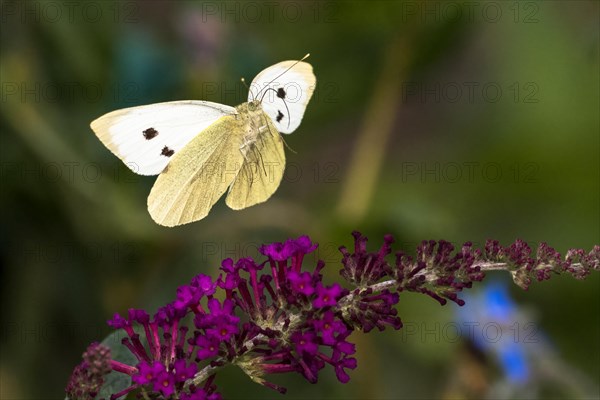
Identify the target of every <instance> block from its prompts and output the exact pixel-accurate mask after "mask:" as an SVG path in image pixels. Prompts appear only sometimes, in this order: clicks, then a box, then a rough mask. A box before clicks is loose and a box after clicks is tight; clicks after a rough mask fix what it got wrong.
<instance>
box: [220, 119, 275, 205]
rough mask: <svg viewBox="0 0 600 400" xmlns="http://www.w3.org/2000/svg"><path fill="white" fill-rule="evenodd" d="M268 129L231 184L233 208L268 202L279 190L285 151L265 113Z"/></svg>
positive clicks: (230, 191)
mask: <svg viewBox="0 0 600 400" xmlns="http://www.w3.org/2000/svg"><path fill="white" fill-rule="evenodd" d="M264 121H265V122H266V128H265V129H264V131H263V132H260V133H259V134H258V137H257V139H256V141H255V142H254V144H252V146H251V147H250V149H249V150H248V151H247V153H246V155H245V157H244V165H243V166H242V168H241V169H240V171H239V173H238V175H237V176H236V178H235V180H234V181H233V183H232V184H231V188H230V189H229V194H228V195H227V198H226V200H225V201H226V203H227V205H228V206H229V207H230V208H232V209H234V210H241V209H243V208H246V207H250V206H253V205H255V204H259V203H262V202H264V201H267V199H268V198H269V197H271V195H272V194H273V193H274V192H275V191H276V190H277V188H278V187H279V184H280V183H281V179H282V178H283V172H284V170H285V152H284V149H283V140H282V138H281V135H280V134H279V132H277V130H276V129H275V126H274V125H273V123H272V122H271V120H270V118H269V117H268V116H267V115H266V114H265V115H264Z"/></svg>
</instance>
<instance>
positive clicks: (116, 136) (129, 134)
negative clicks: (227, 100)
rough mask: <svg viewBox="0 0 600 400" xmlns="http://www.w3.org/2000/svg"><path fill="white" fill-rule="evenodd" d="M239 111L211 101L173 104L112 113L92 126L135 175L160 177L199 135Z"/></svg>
mask: <svg viewBox="0 0 600 400" xmlns="http://www.w3.org/2000/svg"><path fill="white" fill-rule="evenodd" d="M235 112H236V111H235V108H233V107H229V106H226V105H222V104H217V103H211V102H208V101H193V100H186V101H173V102H167V103H157V104H150V105H145V106H139V107H131V108H125V109H122V110H117V111H113V112H110V113H108V114H105V115H103V116H101V117H100V118H98V119H96V120H94V121H93V122H92V123H91V127H92V130H93V131H94V132H95V133H96V135H97V136H98V138H99V139H100V140H101V141H102V143H104V145H105V146H106V147H107V148H108V149H109V150H110V151H112V152H113V153H114V154H115V155H116V156H117V157H119V158H120V159H121V160H122V161H123V162H124V163H125V164H126V165H127V166H128V167H129V168H130V169H131V170H132V171H133V172H135V173H137V174H140V175H157V174H159V173H160V172H161V171H163V170H164V169H165V167H166V166H167V165H168V164H169V162H170V161H171V159H172V157H173V155H174V154H176V153H178V152H179V151H180V150H181V149H183V148H184V147H185V146H186V144H188V143H189V142H190V141H191V140H192V139H193V138H194V137H195V136H196V135H198V134H200V133H201V132H202V131H203V130H205V129H206V128H208V127H209V126H210V125H211V124H213V123H214V122H215V121H216V120H218V119H219V118H221V117H223V116H226V115H231V114H235Z"/></svg>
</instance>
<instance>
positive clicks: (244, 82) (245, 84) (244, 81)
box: [240, 77, 256, 101]
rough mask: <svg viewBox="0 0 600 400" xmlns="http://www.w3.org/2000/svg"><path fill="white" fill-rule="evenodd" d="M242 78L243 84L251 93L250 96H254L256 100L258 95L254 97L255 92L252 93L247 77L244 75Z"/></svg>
mask: <svg viewBox="0 0 600 400" xmlns="http://www.w3.org/2000/svg"><path fill="white" fill-rule="evenodd" d="M240 80H241V81H242V84H243V85H244V86H246V89H248V93H250V96H252V101H254V99H256V97H254V93H252V89H250V86H248V84H247V83H246V79H244V77H242V78H241V79H240Z"/></svg>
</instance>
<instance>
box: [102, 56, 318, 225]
mask: <svg viewBox="0 0 600 400" xmlns="http://www.w3.org/2000/svg"><path fill="white" fill-rule="evenodd" d="M288 71H291V72H288ZM280 77H281V78H282V82H275V80H276V79H277V78H280ZM283 77H286V78H287V80H286V79H283ZM291 78H293V79H295V81H291V80H290V79H291ZM315 83H316V79H315V77H314V74H313V73H312V67H311V66H310V65H309V64H307V63H305V62H302V61H284V62H281V63H278V64H275V65H273V66H271V67H269V68H267V69H265V70H264V71H262V72H261V73H260V74H259V75H257V77H256V78H255V79H254V81H253V85H254V84H256V85H258V86H259V87H262V90H259V91H258V93H257V94H258V95H261V97H260V98H254V96H252V95H250V96H249V97H250V98H249V101H248V102H246V103H242V104H240V105H238V106H236V107H235V108H234V107H230V106H226V105H222V104H217V103H210V102H205V101H193V100H188V101H177V102H169V103H158V104H151V105H148V106H140V107H133V108H129V109H124V110H117V111H113V112H111V113H109V114H106V115H104V116H102V117H100V118H98V119H96V120H95V121H93V122H92V124H91V127H92V129H93V130H94V132H96V135H97V136H98V137H99V138H100V140H101V141H102V142H103V143H104V144H105V145H106V147H108V148H109V149H110V150H111V151H112V152H113V153H114V154H115V155H117V156H118V157H119V158H121V159H122V160H123V161H124V162H125V163H126V165H127V166H128V167H129V168H131V169H132V170H133V171H134V172H136V173H139V174H142V175H156V174H160V175H159V177H158V179H157V180H156V183H155V184H154V186H153V187H152V190H151V191H150V195H149V196H148V211H149V213H150V215H151V216H152V219H154V221H155V222H157V223H158V224H160V225H164V226H177V225H182V224H185V223H189V222H193V221H197V220H200V219H202V218H204V217H205V216H206V215H208V213H209V211H210V209H211V208H212V206H213V205H214V204H215V203H216V201H217V200H218V199H219V198H220V197H221V196H222V195H223V194H224V193H225V192H226V191H228V194H227V197H226V200H225V202H226V204H227V205H228V206H229V207H230V208H232V209H234V210H241V209H244V208H246V207H250V206H253V205H255V204H259V203H262V202H264V201H266V200H267V199H268V198H269V197H270V196H271V195H272V194H273V193H274V192H275V190H276V189H277V187H278V186H279V184H280V182H281V180H282V178H283V172H284V170H285V152H284V148H283V139H282V137H281V134H280V133H291V132H293V131H294V130H295V129H296V128H297V127H298V125H299V124H300V120H301V119H302V116H303V114H304V110H305V108H306V105H307V103H308V100H309V99H310V97H311V96H312V92H313V90H314V85H315ZM274 84H276V85H282V84H283V87H278V88H277V89H275V88H273V87H271V86H272V85H274ZM286 85H287V86H286ZM290 87H292V88H296V93H295V94H296V97H295V98H291V97H289V96H290V94H291V93H292V91H291V89H290ZM267 94H273V96H268V97H267Z"/></svg>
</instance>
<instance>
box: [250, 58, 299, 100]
mask: <svg viewBox="0 0 600 400" xmlns="http://www.w3.org/2000/svg"><path fill="white" fill-rule="evenodd" d="M309 56H310V53H306V55H305V56H304V57H302V58H301V59H300V60H298V61H296V62H295V63H293V64H292V65H290V66H289V67H288V68H287V69H286V70H285V71H283V72H282V73H280V74H279V75H277V76H276V77H275V78H273V79H271V82H269V83H267V84H266V85H265V87H264V88H262V89H261V90H260V91H259V92H258V94H260V93H261V92H262V91H263V90H264V89H266V88H268V87H269V85H270V84H271V83H273V82H275V80H276V79H279V78H280V77H281V76H282V75H283V74H285V73H286V72H288V71H289V70H290V69H292V68H294V67H295V66H296V65H297V64H298V63H299V62H302V61H304V60H306V59H307V58H308V57H309Z"/></svg>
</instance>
